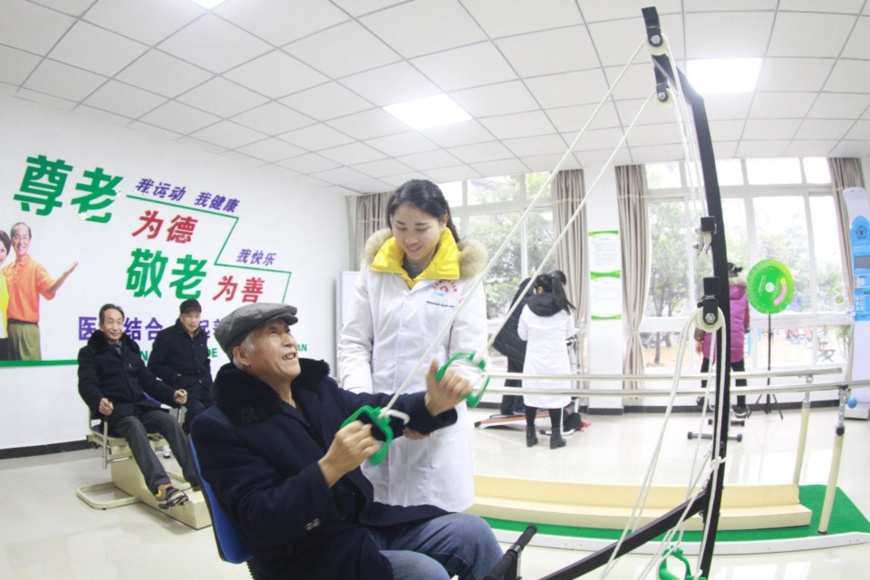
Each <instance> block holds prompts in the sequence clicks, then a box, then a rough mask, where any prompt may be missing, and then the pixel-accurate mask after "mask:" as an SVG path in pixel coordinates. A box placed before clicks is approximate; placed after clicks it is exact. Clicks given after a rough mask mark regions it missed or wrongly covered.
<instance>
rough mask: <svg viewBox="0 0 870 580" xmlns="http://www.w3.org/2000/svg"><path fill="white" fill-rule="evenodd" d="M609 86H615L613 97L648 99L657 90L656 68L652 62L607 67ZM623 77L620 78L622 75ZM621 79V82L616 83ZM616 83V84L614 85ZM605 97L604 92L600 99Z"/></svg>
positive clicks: (605, 71)
mask: <svg viewBox="0 0 870 580" xmlns="http://www.w3.org/2000/svg"><path fill="white" fill-rule="evenodd" d="M604 73H605V74H606V75H607V82H608V85H609V86H612V87H613V93H612V94H613V98H614V99H616V100H618V101H622V100H626V99H646V98H647V97H649V96H650V95H652V94H653V93H655V91H656V77H655V68H654V67H653V65H652V64H650V63H642V64H634V65H631V66H630V67H628V68H627V69H626V68H625V67H615V66H611V67H607V68H605V69H604ZM619 75H622V78H621V79H620V76H619ZM617 79H619V84H616V81H617ZM614 85H615V86H614ZM602 98H604V93H602V94H601V97H599V99H598V100H599V101H600V100H601V99H602Z"/></svg>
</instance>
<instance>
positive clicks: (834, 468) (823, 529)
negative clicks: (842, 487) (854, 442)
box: [818, 385, 849, 534]
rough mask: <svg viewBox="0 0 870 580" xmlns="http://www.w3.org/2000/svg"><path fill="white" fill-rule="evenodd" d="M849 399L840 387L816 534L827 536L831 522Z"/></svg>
mask: <svg viewBox="0 0 870 580" xmlns="http://www.w3.org/2000/svg"><path fill="white" fill-rule="evenodd" d="M848 399H849V386H848V385H840V416H839V417H837V429H836V435H835V437H834V455H833V456H832V457H831V471H830V473H828V487H827V489H826V490H825V501H824V503H823V504H822V515H821V517H820V518H819V529H818V533H820V534H827V533H828V524H829V523H830V522H831V510H832V509H833V507H834V495H835V494H836V491H837V476H838V475H839V474H840V458H841V457H842V456H843V436H844V435H845V434H846V427H845V426H844V425H843V419H844V418H845V415H846V401H847V400H848Z"/></svg>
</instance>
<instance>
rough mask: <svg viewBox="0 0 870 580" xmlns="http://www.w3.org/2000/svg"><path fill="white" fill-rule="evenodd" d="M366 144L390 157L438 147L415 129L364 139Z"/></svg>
mask: <svg viewBox="0 0 870 580" xmlns="http://www.w3.org/2000/svg"><path fill="white" fill-rule="evenodd" d="M481 140H483V139H481ZM366 144H367V145H370V146H371V147H374V148H375V149H377V150H378V151H381V152H383V153H385V154H387V155H389V156H391V157H395V156H397V155H410V154H411V153H420V152H422V151H431V150H433V149H437V148H438V146H437V145H435V143H433V142H432V141H430V140H429V139H427V138H426V137H424V136H423V135H421V134H420V133H418V132H416V131H405V132H404V133H398V134H396V135H389V136H387V137H378V138H376V139H369V140H367V141H366Z"/></svg>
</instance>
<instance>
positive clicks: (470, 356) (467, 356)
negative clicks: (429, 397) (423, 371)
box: [435, 352, 489, 409]
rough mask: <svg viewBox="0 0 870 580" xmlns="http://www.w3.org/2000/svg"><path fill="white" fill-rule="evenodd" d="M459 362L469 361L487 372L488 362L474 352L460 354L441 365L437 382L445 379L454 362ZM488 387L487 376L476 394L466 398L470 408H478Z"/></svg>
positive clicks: (436, 374) (437, 374)
mask: <svg viewBox="0 0 870 580" xmlns="http://www.w3.org/2000/svg"><path fill="white" fill-rule="evenodd" d="M457 360H465V361H468V362H469V363H471V364H472V365H473V366H476V367H477V368H479V369H480V370H481V371H483V372H484V373H485V372H486V361H485V360H483V359H482V358H479V357H478V356H477V354H475V353H473V352H458V353H456V354H454V355H453V356H452V357H450V358H449V359H447V362H446V363H444V364H443V365H441V367H440V368H439V369H438V372H436V373H435V380H438V381H440V380H441V379H443V378H444V373H445V372H447V368H448V367H449V366H450V365H452V364H453V362H454V361H457ZM488 386H489V376H488V375H487V376H486V378H485V379H484V381H483V384H482V385H481V387H480V389H478V390H477V391H476V392H473V393H471V394H470V395H468V396H467V397H465V402H466V403H467V404H468V406H469V407H471V408H472V409H473V408H474V407H477V405H478V404H479V403H480V400H481V399H482V398H483V393H485V392H486V387H488Z"/></svg>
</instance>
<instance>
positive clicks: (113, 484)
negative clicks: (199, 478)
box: [76, 411, 211, 530]
mask: <svg viewBox="0 0 870 580" xmlns="http://www.w3.org/2000/svg"><path fill="white" fill-rule="evenodd" d="M86 439H87V441H89V442H91V443H92V444H94V446H96V447H100V448H102V453H101V462H102V467H103V469H109V470H110V471H111V474H112V478H111V480H110V481H105V482H101V483H95V484H91V485H83V486H81V487H78V488H76V496H77V497H78V498H79V499H80V500H82V501H83V502H85V503H86V504H88V505H89V506H90V507H92V508H95V509H103V510H105V509H112V508H117V507H122V506H127V505H131V504H134V503H140V502H142V503H145V504H147V505H148V506H150V507H152V508H154V509H157V510H160V508H159V506H158V503H157V498H155V497H154V494H153V493H151V490H149V489H148V486H147V485H146V484H145V478H144V477H143V476H142V472H141V471H140V469H139V465H138V464H137V463H136V460H135V459H134V458H133V452H132V451H131V450H130V446H129V445H128V444H127V440H126V439H124V438H123V437H121V436H120V435H119V434H118V433H115V432H113V431H111V430H110V429H109V425H108V423H107V422H106V421H105V420H104V418H103V416H102V415H100V414H99V413H97V414H96V415H91V414H90V411H89V414H88V434H87V436H86ZM148 439H149V441H150V443H151V448H152V449H153V450H154V451H155V452H160V451H162V449H163V448H165V447H168V445H169V444H168V442H167V441H166V439H164V438H163V436H162V435H160V434H159V433H149V435H148ZM167 475H169V477H170V478H171V479H172V480H173V485H175V487H177V488H179V489H182V490H184V491H185V493H186V494H187V496H188V500H187V501H186V502H184V503H183V504H179V505H177V506H174V507H172V508H170V509H168V510H160V511H161V512H162V513H165V514H166V515H168V516H170V517H172V518H174V519H176V520H178V521H180V522H182V523H184V524H186V525H188V526H190V527H192V528H194V529H196V530H198V529H200V528H203V527H205V526H208V525H211V519H210V518H209V515H208V508H207V507H206V506H205V505H204V504H205V500H204V499H203V497H202V493H200V492H194V491H192V490H191V488H190V484H189V483H187V482H186V481H185V480H184V477H183V476H181V475H179V474H177V473H174V472H172V471H169V470H167ZM107 495H109V496H112V497H111V498H110V499H102V498H101V497H100V496H107Z"/></svg>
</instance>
